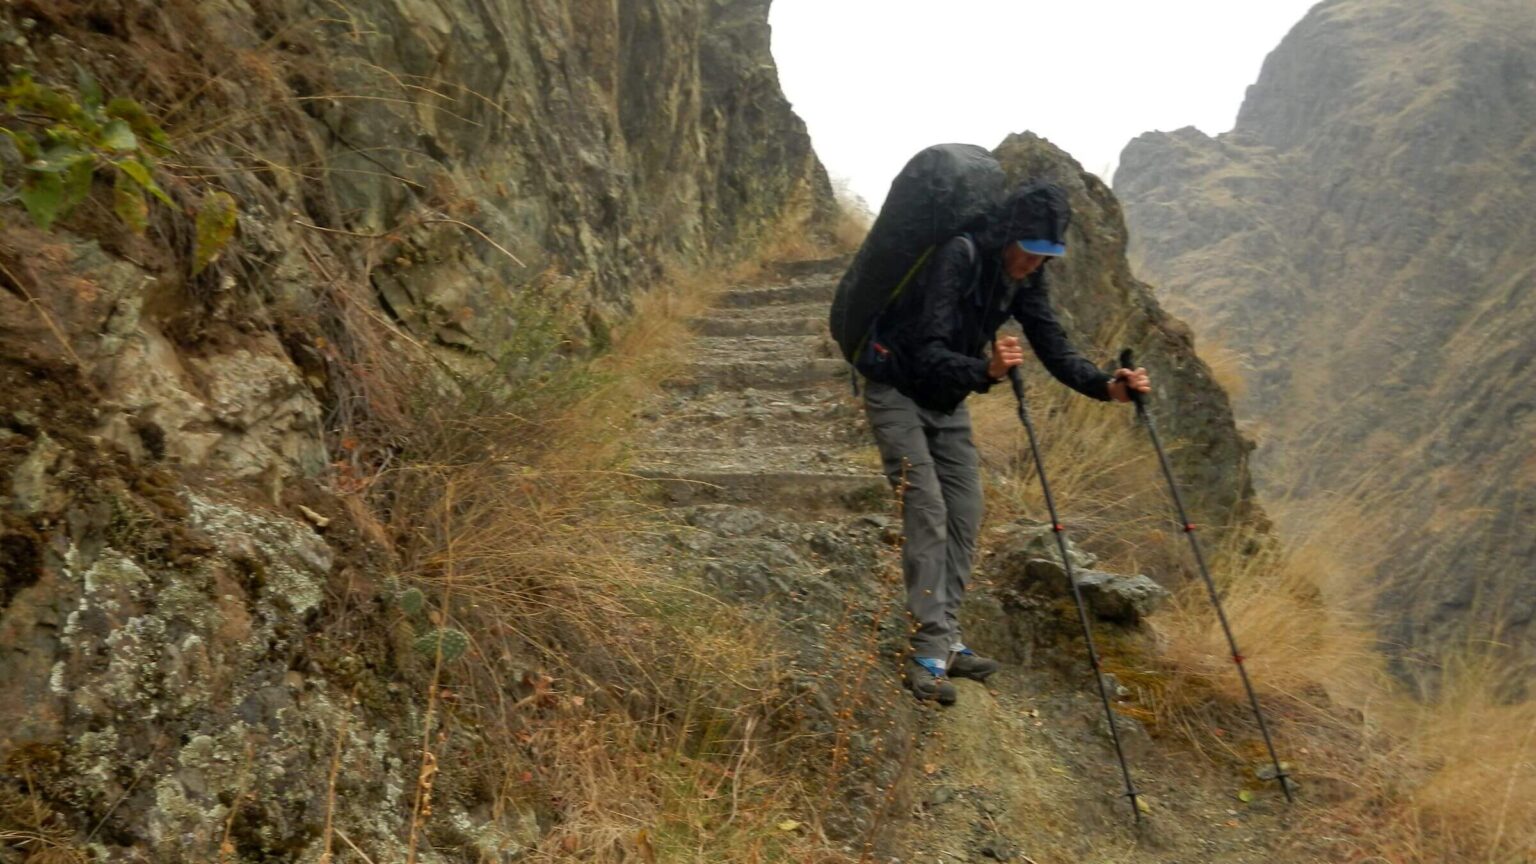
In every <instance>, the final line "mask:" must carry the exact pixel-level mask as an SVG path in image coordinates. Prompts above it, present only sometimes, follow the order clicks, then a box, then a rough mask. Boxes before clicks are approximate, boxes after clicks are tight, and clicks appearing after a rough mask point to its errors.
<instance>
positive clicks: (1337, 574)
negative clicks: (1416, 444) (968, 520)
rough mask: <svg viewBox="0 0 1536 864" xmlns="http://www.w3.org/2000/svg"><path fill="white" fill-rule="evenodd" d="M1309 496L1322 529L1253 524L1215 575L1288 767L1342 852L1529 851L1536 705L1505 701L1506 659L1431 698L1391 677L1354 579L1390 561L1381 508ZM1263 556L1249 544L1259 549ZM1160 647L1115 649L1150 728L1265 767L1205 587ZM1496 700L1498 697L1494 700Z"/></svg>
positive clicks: (1455, 857)
mask: <svg viewBox="0 0 1536 864" xmlns="http://www.w3.org/2000/svg"><path fill="white" fill-rule="evenodd" d="M1379 512H1382V511H1381V509H1380V508H1374V509H1372V508H1363V507H1361V506H1360V505H1358V504H1356V503H1353V502H1349V501H1340V502H1336V503H1335V504H1334V505H1333V506H1332V507H1331V508H1328V509H1327V510H1326V511H1324V509H1323V508H1318V507H1316V506H1315V505H1314V512H1313V513H1312V516H1311V522H1312V524H1315V525H1317V526H1319V528H1318V530H1317V531H1316V532H1315V533H1314V534H1312V535H1311V536H1304V537H1295V538H1290V539H1289V542H1287V543H1285V544H1283V545H1280V544H1274V543H1269V542H1266V541H1263V538H1257V539H1258V540H1259V542H1254V543H1250V542H1248V540H1249V539H1250V538H1246V537H1244V535H1243V533H1242V532H1233V533H1231V534H1230V535H1229V542H1227V543H1226V544H1223V546H1222V547H1221V548H1218V549H1215V550H1212V551H1213V552H1214V554H1212V556H1211V558H1212V570H1213V575H1214V576H1215V578H1216V579H1217V581H1218V585H1219V587H1220V589H1221V592H1222V598H1223V604H1224V606H1225V608H1226V611H1227V614H1228V616H1229V618H1230V620H1231V623H1232V628H1233V630H1234V632H1235V633H1236V635H1237V638H1238V642H1239V645H1240V647H1241V649H1242V651H1243V654H1244V656H1245V658H1246V659H1245V666H1246V667H1247V669H1248V671H1249V674H1250V676H1251V677H1252V680H1253V682H1254V685H1255V687H1256V689H1257V691H1258V693H1259V698H1260V701H1261V703H1262V705H1263V706H1264V709H1265V711H1266V713H1267V715H1268V717H1269V719H1270V721H1271V724H1272V729H1273V731H1275V733H1276V738H1277V747H1278V749H1279V751H1280V756H1281V758H1282V759H1285V760H1287V761H1288V762H1291V763H1293V764H1294V765H1295V770H1296V771H1297V776H1298V777H1299V778H1300V780H1301V782H1302V783H1303V787H1304V797H1303V800H1304V801H1310V802H1312V803H1319V802H1321V805H1322V806H1319V807H1316V808H1315V809H1314V810H1313V813H1314V818H1316V819H1317V820H1319V821H1320V822H1321V823H1322V824H1323V825H1324V826H1326V830H1325V832H1322V833H1327V832H1333V833H1332V834H1330V835H1329V836H1333V837H1334V838H1335V842H1336V843H1337V846H1338V850H1339V854H1340V855H1341V856H1344V857H1341V859H1340V860H1349V861H1380V862H1390V864H1399V862H1401V864H1409V862H1439V861H1484V862H1489V864H1514V862H1519V861H1528V860H1530V858H1529V857H1528V856H1530V855H1531V854H1532V851H1533V850H1536V804H1533V800H1536V799H1533V796H1536V705H1532V704H1531V703H1529V702H1525V703H1519V704H1510V703H1509V702H1508V701H1507V698H1508V694H1509V693H1510V692H1512V691H1511V688H1510V687H1509V686H1508V685H1509V682H1508V681H1507V680H1506V678H1505V675H1506V674H1507V668H1508V667H1507V666H1505V665H1503V664H1501V663H1500V662H1499V661H1498V659H1497V652H1492V651H1489V652H1483V651H1478V650H1476V649H1472V650H1469V652H1468V653H1467V654H1466V655H1465V656H1464V657H1462V658H1460V659H1458V660H1456V661H1455V662H1452V663H1448V664H1446V667H1445V668H1443V669H1441V670H1440V675H1439V676H1438V677H1439V680H1441V681H1442V682H1443V687H1442V690H1441V691H1440V692H1439V694H1437V695H1436V696H1435V698H1433V699H1429V700H1419V699H1414V698H1411V697H1410V696H1409V694H1408V693H1407V692H1406V691H1405V690H1404V688H1403V687H1402V686H1401V684H1400V683H1399V681H1398V680H1397V679H1395V678H1393V677H1392V676H1390V675H1389V674H1388V673H1387V669H1386V661H1385V658H1384V656H1383V654H1382V653H1381V652H1380V650H1379V649H1380V644H1379V642H1378V639H1377V636H1376V633H1375V628H1374V627H1373V623H1374V622H1373V621H1372V619H1371V612H1370V610H1371V609H1372V608H1373V606H1374V598H1373V597H1372V596H1371V593H1370V591H1369V590H1368V588H1367V587H1366V584H1365V582H1364V580H1363V579H1362V577H1361V576H1360V574H1362V573H1367V572H1370V571H1369V568H1370V567H1371V565H1372V562H1373V561H1375V560H1376V559H1377V558H1379V557H1380V556H1381V555H1383V554H1384V552H1385V550H1384V549H1383V548H1382V547H1381V545H1380V541H1379V540H1376V539H1375V538H1379V537H1384V536H1386V535H1385V533H1384V532H1382V531H1381V530H1380V528H1381V526H1380V525H1379V524H1377V523H1378V522H1379V519H1373V518H1372V516H1371V515H1370V514H1371V513H1379ZM1255 549H1256V550H1257V551H1254V550H1255ZM1152 621H1153V626H1154V629H1155V636H1156V644H1157V649H1156V651H1155V656H1135V655H1133V656H1122V657H1118V658H1115V659H1114V661H1113V662H1112V664H1111V665H1112V666H1113V667H1114V668H1115V671H1116V672H1117V673H1118V674H1120V675H1121V676H1122V678H1123V679H1124V680H1126V681H1128V682H1131V684H1132V686H1133V687H1135V688H1136V689H1137V691H1138V695H1139V697H1140V699H1141V701H1142V703H1143V704H1144V705H1146V706H1147V708H1148V709H1149V712H1150V713H1149V716H1148V717H1147V718H1145V719H1149V720H1150V721H1151V722H1152V723H1153V724H1154V727H1155V728H1160V729H1163V730H1164V731H1171V730H1176V731H1178V732H1179V733H1181V736H1182V738H1183V740H1185V741H1188V742H1190V743H1192V744H1193V745H1194V746H1195V747H1196V748H1197V749H1198V750H1199V751H1201V752H1204V753H1206V754H1207V755H1208V756H1209V757H1211V758H1213V759H1217V760H1220V761H1228V762H1231V763H1233V764H1236V765H1246V766H1254V765H1258V764H1262V763H1263V762H1265V761H1267V757H1266V756H1265V754H1264V750H1263V748H1262V743H1261V741H1260V739H1259V737H1258V735H1257V731H1256V728H1255V726H1254V724H1253V721H1252V720H1251V715H1249V713H1248V710H1247V704H1246V700H1245V696H1244V693H1243V691H1242V687H1241V683H1240V681H1239V678H1238V676H1237V674H1236V672H1235V670H1234V669H1233V665H1232V661H1231V658H1230V656H1229V652H1228V649H1227V643H1226V641H1225V638H1224V636H1223V635H1222V633H1221V631H1220V629H1219V625H1218V623H1217V621H1216V618H1215V615H1214V612H1213V609H1212V606H1211V604H1210V601H1209V599H1208V598H1207V597H1206V593H1205V589H1204V587H1203V586H1202V585H1199V584H1188V585H1186V586H1184V588H1183V589H1182V590H1179V591H1177V592H1176V593H1175V598H1174V602H1173V603H1172V605H1171V608H1169V609H1167V610H1165V611H1163V612H1162V613H1160V614H1159V615H1158V616H1156V617H1155V618H1153V619H1152ZM1501 694H1503V695H1502V696H1501Z"/></svg>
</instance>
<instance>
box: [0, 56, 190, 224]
mask: <svg viewBox="0 0 1536 864" xmlns="http://www.w3.org/2000/svg"><path fill="white" fill-rule="evenodd" d="M0 97H3V99H4V103H5V113H4V115H3V117H0V133H4V135H5V136H6V137H7V138H8V139H10V141H11V143H12V144H13V145H15V148H16V155H18V156H19V157H20V162H21V164H20V166H19V167H20V169H21V170H20V175H21V181H20V189H19V193H18V194H19V197H20V199H21V204H22V206H23V207H25V208H26V209H27V213H28V214H30V215H31V217H32V220H33V221H34V222H36V223H37V224H38V226H39V227H41V228H43V229H47V228H50V227H52V226H53V223H54V222H55V221H57V220H58V219H60V218H61V217H63V216H65V215H67V214H68V213H69V211H71V210H73V209H74V208H75V207H76V206H78V205H79V204H80V202H82V201H84V200H85V198H86V196H87V195H89V194H90V191H91V182H92V180H93V179H94V178H95V176H96V174H97V172H98V171H103V170H105V171H109V172H111V174H112V175H113V193H112V198H113V210H114V211H115V212H116V213H117V215H118V217H119V218H121V219H122V220H123V222H124V224H126V225H128V227H129V228H131V229H133V230H134V231H135V232H139V233H142V232H143V231H144V229H145V228H146V227H148V224H149V202H148V199H147V198H146V195H150V196H154V197H155V198H156V199H158V200H159V201H160V202H162V203H163V204H165V205H166V206H167V207H175V206H176V205H175V203H174V202H173V201H171V198H170V196H169V195H167V194H165V190H164V189H161V188H160V184H158V183H156V182H155V178H154V164H155V155H156V154H157V153H166V152H169V151H170V140H169V139H168V138H167V137H166V134H165V131H164V130H163V129H161V128H160V127H159V126H158V125H157V124H156V123H155V122H154V120H153V119H151V118H150V116H149V112H147V111H145V110H144V106H142V105H140V104H139V103H138V102H135V101H134V100H132V99H127V98H124V97H115V98H113V99H111V100H107V99H105V98H104V96H103V94H102V91H101V86H100V85H99V84H97V83H96V80H95V79H94V78H92V77H91V76H90V75H89V74H87V73H85V72H83V71H82V72H81V73H80V75H79V82H78V89H77V92H71V91H70V90H67V89H64V88H59V87H45V86H43V85H41V84H39V83H37V82H36V81H35V80H33V78H32V76H31V75H30V74H27V73H25V72H21V73H18V74H17V75H16V76H15V77H14V78H13V79H12V80H11V82H10V83H9V84H7V85H6V86H5V87H4V88H3V90H0ZM7 167H9V166H7ZM7 173H9V172H7Z"/></svg>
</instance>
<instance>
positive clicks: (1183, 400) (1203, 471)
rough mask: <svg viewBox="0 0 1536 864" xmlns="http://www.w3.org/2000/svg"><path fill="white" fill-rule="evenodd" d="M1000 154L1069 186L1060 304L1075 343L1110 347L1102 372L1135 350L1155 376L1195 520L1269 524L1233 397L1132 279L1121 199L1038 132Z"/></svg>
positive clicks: (1018, 175) (1009, 163) (1019, 168)
mask: <svg viewBox="0 0 1536 864" xmlns="http://www.w3.org/2000/svg"><path fill="white" fill-rule="evenodd" d="M995 152H996V155H997V157H998V160H999V161H1001V162H1002V164H1003V167H1004V169H1005V170H1006V171H1007V172H1008V175H1009V178H1010V180H1013V181H1015V182H1018V181H1020V180H1023V179H1025V178H1038V179H1048V180H1051V181H1053V182H1055V183H1057V184H1059V185H1061V186H1062V188H1064V189H1066V190H1067V194H1068V196H1069V197H1070V199H1071V202H1072V212H1073V218H1072V227H1071V229H1070V232H1069V235H1068V239H1067V244H1068V249H1069V254H1068V255H1066V256H1065V257H1063V258H1062V259H1061V260H1060V261H1059V262H1056V263H1053V264H1052V265H1051V268H1052V270H1051V274H1050V275H1051V281H1050V285H1051V286H1052V287H1051V297H1052V300H1053V302H1054V303H1055V304H1056V306H1057V309H1058V310H1059V311H1060V312H1061V313H1063V317H1064V318H1065V319H1066V324H1067V327H1068V329H1069V330H1071V331H1072V332H1073V336H1074V341H1075V342H1076V344H1078V345H1080V346H1084V348H1085V349H1086V348H1087V347H1088V346H1098V348H1099V349H1100V350H1101V351H1106V349H1107V351H1106V354H1107V356H1100V357H1095V358H1093V359H1095V360H1097V361H1098V362H1099V363H1100V365H1101V366H1104V367H1105V368H1113V367H1112V365H1111V364H1113V363H1114V362H1115V361H1116V357H1115V356H1114V355H1115V354H1116V353H1117V352H1118V350H1119V349H1120V348H1121V347H1129V348H1131V349H1133V350H1134V351H1135V354H1136V362H1137V363H1138V364H1139V365H1144V366H1146V367H1147V368H1148V370H1149V371H1150V372H1151V374H1152V377H1153V384H1154V387H1155V390H1154V392H1153V394H1152V396H1153V400H1154V404H1155V407H1154V409H1153V410H1155V411H1156V412H1157V413H1158V416H1159V423H1160V424H1161V426H1162V428H1164V429H1165V430H1166V431H1167V433H1168V434H1169V435H1171V436H1172V437H1173V438H1174V439H1177V440H1178V441H1179V442H1180V445H1179V446H1178V447H1177V448H1175V450H1174V452H1173V453H1172V454H1171V456H1172V459H1173V462H1174V466H1175V471H1176V472H1177V474H1178V477H1179V479H1180V482H1181V484H1183V485H1184V486H1186V487H1187V488H1188V490H1189V494H1190V495H1191V496H1192V497H1193V498H1194V500H1195V504H1194V506H1195V507H1196V510H1197V512H1198V514H1199V515H1198V517H1197V518H1198V519H1199V520H1200V521H1203V522H1206V523H1208V524H1223V523H1226V522H1229V521H1233V520H1237V521H1245V520H1257V521H1260V522H1262V521H1263V519H1264V517H1263V515H1262V514H1261V513H1260V512H1259V510H1258V508H1257V507H1256V506H1255V504H1254V502H1253V498H1252V496H1253V485H1252V479H1251V478H1250V476H1249V472H1248V451H1249V449H1250V448H1251V445H1250V444H1249V442H1248V441H1247V440H1246V439H1245V438H1243V437H1242V436H1241V435H1240V434H1238V432H1237V430H1236V428H1235V427H1234V425H1233V420H1232V409H1231V407H1230V405H1229V404H1228V400H1227V395H1226V393H1225V392H1224V391H1223V390H1222V389H1221V387H1220V386H1218V385H1217V384H1216V383H1215V382H1214V381H1213V380H1212V378H1211V372H1210V369H1209V368H1208V367H1207V366H1206V364H1205V362H1204V361H1202V360H1201V359H1200V357H1199V356H1198V355H1196V353H1195V350H1194V343H1193V340H1192V338H1191V335H1190V332H1189V328H1188V327H1187V326H1186V325H1185V324H1184V323H1183V322H1182V321H1179V320H1178V319H1177V318H1174V317H1172V316H1171V315H1169V314H1168V313H1166V312H1164V311H1163V309H1162V306H1161V305H1159V303H1158V301H1157V299H1156V298H1155V297H1154V296H1153V292H1152V288H1151V286H1149V285H1147V284H1146V283H1144V282H1141V281H1140V280H1138V279H1137V278H1136V277H1135V276H1134V275H1132V273H1131V268H1130V265H1129V264H1128V263H1127V259H1126V242H1127V237H1126V227H1125V219H1124V217H1123V215H1122V214H1121V208H1120V202H1119V201H1118V200H1116V198H1115V195H1114V194H1113V193H1112V192H1110V190H1109V187H1107V186H1105V185H1104V183H1103V182H1102V181H1100V180H1099V179H1098V178H1097V177H1095V176H1093V175H1092V174H1089V173H1088V172H1086V171H1084V170H1083V168H1082V166H1081V165H1079V164H1078V163H1077V161H1076V160H1074V159H1073V158H1072V157H1071V156H1069V155H1067V154H1066V153H1064V152H1063V151H1062V150H1061V149H1059V148H1057V147H1056V146H1054V145H1052V144H1051V143H1050V142H1048V141H1045V140H1044V139H1041V138H1040V137H1038V136H1036V135H1033V134H1030V133H1023V134H1018V135H1010V136H1009V137H1008V138H1007V139H1006V140H1004V141H1003V143H1002V144H1001V145H999V147H998V148H997V150H996V151H995ZM1138 434H1140V433H1138ZM1146 446H1147V447H1150V446H1151V445H1150V444H1148V445H1146Z"/></svg>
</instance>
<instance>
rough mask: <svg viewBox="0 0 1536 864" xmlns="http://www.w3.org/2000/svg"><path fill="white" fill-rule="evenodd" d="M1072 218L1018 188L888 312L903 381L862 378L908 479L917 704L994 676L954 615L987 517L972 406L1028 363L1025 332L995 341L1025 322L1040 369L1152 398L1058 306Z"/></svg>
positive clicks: (887, 457)
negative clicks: (1056, 266)
mask: <svg viewBox="0 0 1536 864" xmlns="http://www.w3.org/2000/svg"><path fill="white" fill-rule="evenodd" d="M1070 219H1071V209H1070V206H1069V205H1068V203H1067V198H1066V194H1065V193H1064V192H1063V191H1062V190H1061V189H1060V188H1059V187H1057V186H1055V185H1052V184H1029V185H1025V186H1023V187H1020V188H1019V189H1018V190H1016V191H1015V192H1014V193H1013V194H1012V195H1010V196H1008V197H1007V198H1006V200H1005V201H1004V202H1003V204H1002V205H1001V207H1000V208H999V209H997V210H995V211H994V212H993V213H992V214H991V215H990V216H989V217H988V218H987V219H986V220H985V221H984V222H983V223H982V224H980V226H979V227H978V229H977V230H975V231H973V232H971V233H969V234H966V235H961V236H956V237H954V238H952V239H950V240H948V241H947V242H944V243H942V244H940V245H939V246H938V247H937V248H936V249H935V250H934V251H933V253H932V256H931V260H929V261H928V262H927V263H926V265H924V266H922V268H921V270H920V271H918V272H917V273H916V275H915V276H914V283H913V285H912V286H911V289H910V290H906V291H904V292H901V294H900V296H899V297H897V298H896V299H895V301H894V302H893V304H892V306H891V307H890V308H889V309H888V310H886V311H885V312H884V313H883V314H882V316H881V319H882V322H883V328H884V331H885V332H884V333H883V334H882V340H881V345H880V346H879V347H880V348H881V350H884V351H889V352H891V353H892V354H894V355H895V356H897V357H899V358H900V362H899V367H900V370H901V374H900V380H898V381H897V382H895V384H886V383H878V382H875V381H869V382H867V386H866V387H865V390H864V408H865V412H866V414H867V415H868V418H869V424H870V427H871V428H872V429H873V430H874V433H875V440H876V441H877V442H878V444H879V447H880V456H881V461H882V462H883V465H884V470H885V473H886V476H887V477H888V478H890V480H891V482H892V484H893V485H897V484H904V490H905V491H904V494H903V498H902V506H903V514H904V516H903V522H904V526H903V527H904V532H905V535H906V540H905V545H904V546H903V548H902V570H903V573H904V575H905V577H906V585H907V611H908V612H910V613H911V615H912V618H913V622H914V625H915V629H914V633H913V635H912V649H913V654H912V656H911V658H910V659H909V660H908V661H907V662H906V664H905V665H904V669H903V673H904V675H903V677H904V678H905V680H906V682H907V686H908V687H910V688H911V690H912V692H913V694H914V695H915V696H917V698H919V699H936V700H937V701H938V702H940V703H941V704H945V705H948V704H952V703H953V702H954V701H955V686H954V684H953V683H951V682H950V680H949V679H950V678H951V677H961V678H972V679H975V680H977V681H983V680H985V679H986V678H987V677H988V676H990V675H991V674H992V673H993V672H995V671H997V668H998V664H997V661H995V660H992V659H989V658H986V657H982V656H980V655H978V654H976V653H975V652H974V651H972V650H971V649H969V648H967V647H966V645H965V643H964V641H963V640H962V639H961V633H960V621H959V619H958V614H959V611H960V604H961V601H962V600H963V599H964V597H965V588H966V585H967V584H968V583H969V581H970V575H971V564H972V559H973V557H974V555H975V552H976V538H977V534H978V533H979V531H980V529H981V515H982V497H981V481H980V477H979V471H978V469H979V467H980V460H979V458H978V457H977V454H976V448H975V446H974V444H973V443H972V441H971V419H970V414H969V413H968V412H967V410H966V407H965V404H964V403H965V398H966V397H967V396H969V395H970V394H971V393H984V392H986V391H987V390H989V389H990V388H991V387H992V385H994V384H996V383H998V382H1000V381H1002V380H1004V379H1005V378H1007V376H1008V370H1009V369H1010V368H1012V367H1014V366H1018V365H1019V364H1020V363H1022V362H1023V361H1024V349H1023V347H1022V346H1021V345H1020V344H1019V340H1018V338H1017V337H1012V336H1008V337H1003V338H1001V339H999V338H996V333H997V328H998V327H999V326H1000V325H1002V324H1003V322H1004V321H1005V320H1006V319H1008V318H1009V317H1012V318H1014V319H1016V320H1017V321H1018V322H1019V324H1020V325H1022V327H1023V330H1024V335H1025V337H1026V338H1027V339H1028V341H1029V345H1030V347H1031V348H1032V349H1033V350H1034V352H1035V356H1037V357H1038V358H1040V361H1041V362H1042V363H1043V364H1044V365H1045V368H1046V369H1048V370H1049V371H1050V372H1051V374H1052V375H1054V376H1055V377H1056V378H1057V379H1058V380H1060V381H1061V382H1062V383H1064V384H1066V385H1067V386H1068V387H1071V388H1072V389H1074V390H1076V391H1078V392H1079V393H1082V394H1084V395H1085V396H1090V397H1092V398H1094V399H1100V400H1105V401H1108V400H1114V401H1117V402H1129V401H1130V400H1131V397H1130V390H1131V389H1135V390H1137V391H1140V392H1143V393H1146V392H1150V390H1151V385H1150V382H1149V380H1148V377H1147V372H1146V370H1145V369H1142V368H1137V369H1134V370H1132V369H1117V370H1116V371H1115V372H1114V373H1113V374H1108V373H1105V372H1102V371H1100V370H1099V369H1098V368H1097V367H1095V366H1094V365H1093V364H1092V363H1090V362H1089V361H1088V360H1087V359H1085V358H1084V357H1083V356H1082V355H1080V354H1079V353H1077V351H1076V350H1075V349H1073V347H1072V345H1071V344H1070V343H1069V342H1068V341H1067V336H1066V333H1065V332H1064V331H1063V330H1062V327H1061V324H1060V322H1058V321H1057V319H1056V314H1055V312H1054V311H1052V309H1051V305H1050V299H1049V297H1048V295H1047V292H1046V285H1045V278H1044V277H1045V272H1044V267H1045V265H1046V263H1047V262H1048V261H1049V260H1050V259H1052V258H1056V257H1060V256H1061V255H1064V254H1065V253H1066V246H1065V245H1064V240H1065V236H1066V230H1067V224H1068V222H1069V220H1070ZM989 344H990V346H991V350H990V352H989V351H988V346H989Z"/></svg>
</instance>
